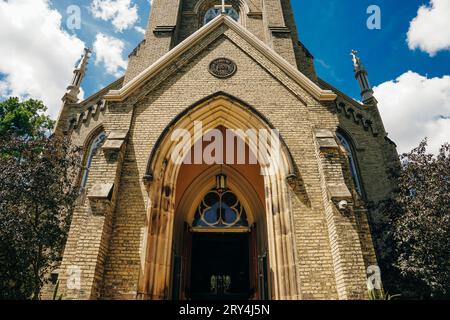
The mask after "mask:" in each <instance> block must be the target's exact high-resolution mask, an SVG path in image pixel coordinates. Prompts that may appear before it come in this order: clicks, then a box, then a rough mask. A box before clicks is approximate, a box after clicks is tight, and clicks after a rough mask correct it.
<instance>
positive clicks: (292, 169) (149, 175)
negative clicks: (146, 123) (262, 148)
mask: <svg viewBox="0 0 450 320" xmlns="http://www.w3.org/2000/svg"><path fill="white" fill-rule="evenodd" d="M218 99H223V100H225V101H229V102H233V103H234V104H235V105H236V106H239V109H240V110H241V111H242V112H245V113H247V114H249V115H251V116H252V117H255V119H257V121H258V122H259V123H261V124H263V127H265V128H266V129H269V130H276V128H275V126H274V125H273V124H272V123H271V122H270V120H269V119H267V117H265V116H264V115H263V114H262V113H260V112H259V111H258V110H256V109H255V108H253V107H252V106H251V105H250V104H248V103H246V102H244V101H243V100H241V99H239V98H237V97H234V96H232V95H230V94H228V93H226V92H223V91H219V92H216V93H214V94H211V95H209V96H207V97H205V98H203V99H201V100H200V101H198V102H196V103H194V104H192V105H191V106H189V107H188V108H186V109H185V110H184V111H183V112H181V113H180V114H179V115H178V116H176V117H175V118H174V119H173V120H172V121H171V122H170V123H169V124H168V125H167V126H166V128H165V129H164V130H163V131H162V133H161V135H160V136H159V137H158V140H157V141H156V143H155V145H154V147H153V149H152V151H151V153H150V156H149V158H148V161H147V167H146V171H145V176H144V177H143V179H144V180H146V181H148V180H152V179H153V177H154V167H155V161H156V157H157V155H158V153H160V148H161V145H162V144H163V142H164V140H165V139H167V138H169V137H170V133H171V132H172V131H173V128H174V127H175V126H176V124H177V123H179V122H180V121H181V120H182V119H183V118H185V117H186V116H188V115H190V114H191V113H192V112H193V110H194V109H198V108H201V106H204V105H205V104H208V102H212V101H215V100H216V101H217V100H218ZM280 142H281V146H282V150H283V151H284V152H285V154H286V161H287V167H288V171H289V173H288V175H297V174H298V169H297V167H296V165H295V161H294V159H293V157H292V154H291V152H290V150H289V147H288V146H287V144H286V142H285V140H284V139H283V137H282V136H281V135H280Z"/></svg>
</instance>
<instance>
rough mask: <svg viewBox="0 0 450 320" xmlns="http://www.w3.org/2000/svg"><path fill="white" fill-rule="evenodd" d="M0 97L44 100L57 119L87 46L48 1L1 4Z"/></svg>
mask: <svg viewBox="0 0 450 320" xmlns="http://www.w3.org/2000/svg"><path fill="white" fill-rule="evenodd" d="M0 39H1V41H0V52H1V59H0V74H2V75H3V77H1V76H0V96H2V97H7V96H18V97H21V98H27V97H32V98H35V99H40V100H43V102H44V103H45V104H46V105H47V107H48V108H49V110H48V113H49V114H50V115H51V116H52V117H53V118H55V117H56V116H57V114H58V112H59V108H60V106H61V98H62V96H63V95H64V93H65V90H66V87H67V86H68V85H69V83H70V80H71V78H72V76H73V73H72V72H73V69H74V65H75V62H76V61H77V59H78V58H79V57H80V55H81V54H82V52H83V48H84V43H83V42H82V41H81V40H79V39H78V38H77V37H75V36H71V35H69V34H68V33H66V32H65V31H63V30H62V29H61V15H60V14H59V13H58V11H56V10H55V9H52V8H51V7H50V5H49V1H48V0H9V1H0Z"/></svg>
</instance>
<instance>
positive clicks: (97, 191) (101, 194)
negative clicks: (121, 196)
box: [87, 183, 114, 216]
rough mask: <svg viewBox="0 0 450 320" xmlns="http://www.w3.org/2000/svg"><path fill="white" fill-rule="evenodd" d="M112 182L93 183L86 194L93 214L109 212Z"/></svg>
mask: <svg viewBox="0 0 450 320" xmlns="http://www.w3.org/2000/svg"><path fill="white" fill-rule="evenodd" d="M113 191H114V184H113V183H103V184H96V185H94V186H93V187H92V188H91V190H90V191H89V194H88V196H87V197H88V199H89V204H90V207H91V211H92V214H93V215H94V216H107V215H109V214H110V213H111V200H112V195H113Z"/></svg>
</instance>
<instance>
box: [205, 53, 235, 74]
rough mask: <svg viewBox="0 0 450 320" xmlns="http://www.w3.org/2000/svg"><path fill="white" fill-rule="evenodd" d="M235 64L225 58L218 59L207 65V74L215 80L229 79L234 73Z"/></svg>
mask: <svg viewBox="0 0 450 320" xmlns="http://www.w3.org/2000/svg"><path fill="white" fill-rule="evenodd" d="M236 70H237V66H236V64H235V63H234V62H233V61H231V60H230V59H227V58H218V59H215V60H213V61H212V62H211V63H210V64H209V72H211V74H212V75H213V76H215V77H217V78H222V79H225V78H229V77H231V76H232V75H234V74H235V73H236Z"/></svg>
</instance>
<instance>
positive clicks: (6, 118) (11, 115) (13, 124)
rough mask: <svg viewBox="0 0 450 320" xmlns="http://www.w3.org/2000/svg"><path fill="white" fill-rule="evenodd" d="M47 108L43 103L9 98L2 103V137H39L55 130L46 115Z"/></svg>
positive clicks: (0, 122) (0, 124)
mask: <svg viewBox="0 0 450 320" xmlns="http://www.w3.org/2000/svg"><path fill="white" fill-rule="evenodd" d="M46 110H47V107H45V106H44V104H43V103H42V102H41V101H37V100H33V99H29V100H26V101H23V102H20V101H19V99H18V98H9V99H7V100H5V101H3V102H0V137H5V136H7V135H12V134H13V135H15V136H21V137H24V136H28V137H37V136H40V135H41V134H43V133H46V132H48V131H49V130H51V129H52V128H53V125H54V122H53V121H52V120H51V119H50V118H49V117H48V116H46V115H45V114H44V112H45V111H46Z"/></svg>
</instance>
